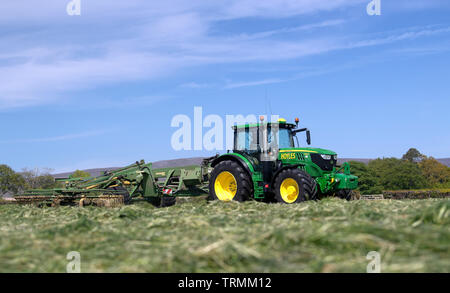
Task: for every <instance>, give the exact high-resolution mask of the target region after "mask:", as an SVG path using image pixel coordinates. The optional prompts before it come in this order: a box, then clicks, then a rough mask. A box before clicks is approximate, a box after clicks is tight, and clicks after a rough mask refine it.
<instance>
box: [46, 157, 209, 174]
mask: <svg viewBox="0 0 450 293" xmlns="http://www.w3.org/2000/svg"><path fill="white" fill-rule="evenodd" d="M203 159H204V158H202V157H195V158H183V159H175V160H164V161H156V162H153V168H155V169H159V168H169V167H182V166H192V165H200V164H201V163H202V161H203ZM120 168H122V167H107V168H94V169H85V170H83V171H85V172H88V173H89V174H91V176H93V177H97V176H100V175H102V174H103V173H104V172H105V171H113V170H117V169H120ZM74 171H75V170H74ZM72 173H73V172H65V173H58V174H52V176H53V177H54V178H67V177H69V176H70V174H72Z"/></svg>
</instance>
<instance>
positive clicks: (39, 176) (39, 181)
mask: <svg viewBox="0 0 450 293" xmlns="http://www.w3.org/2000/svg"><path fill="white" fill-rule="evenodd" d="M22 176H23V178H24V179H25V182H26V188H28V189H49V188H56V187H61V185H60V184H59V183H58V182H56V181H55V178H53V176H52V175H50V169H42V170H41V169H38V168H35V169H26V168H25V169H23V171H22Z"/></svg>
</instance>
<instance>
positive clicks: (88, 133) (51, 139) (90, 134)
mask: <svg viewBox="0 0 450 293" xmlns="http://www.w3.org/2000/svg"><path fill="white" fill-rule="evenodd" d="M108 132H110V131H107V130H92V131H86V132H80V133H72V134H64V135H59V136H52V137H41V138H27V139H14V140H3V141H1V140H0V143H1V144H9V143H41V142H56V141H66V140H73V139H79V138H87V137H93V136H98V135H103V134H106V133H108Z"/></svg>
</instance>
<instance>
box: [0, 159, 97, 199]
mask: <svg viewBox="0 0 450 293" xmlns="http://www.w3.org/2000/svg"><path fill="white" fill-rule="evenodd" d="M50 171H51V170H50V169H38V168H36V169H23V170H22V172H15V171H14V170H13V169H12V168H11V167H9V166H8V165H0V196H2V195H5V194H10V195H15V194H20V193H22V192H23V191H24V190H27V189H50V188H58V187H63V184H62V183H61V182H57V181H56V180H55V178H54V177H53V176H52V175H50ZM90 176H91V175H90V174H89V173H87V172H84V171H80V170H77V171H75V172H74V173H73V174H72V175H71V177H73V178H81V177H90Z"/></svg>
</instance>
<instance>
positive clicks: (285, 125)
mask: <svg viewBox="0 0 450 293" xmlns="http://www.w3.org/2000/svg"><path fill="white" fill-rule="evenodd" d="M272 124H278V125H279V127H280V128H295V127H296V126H297V125H296V124H293V123H287V122H286V120H284V119H280V120H279V121H278V122H262V123H247V124H241V125H234V126H233V129H237V128H254V127H260V126H261V125H265V126H267V127H269V126H272Z"/></svg>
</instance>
